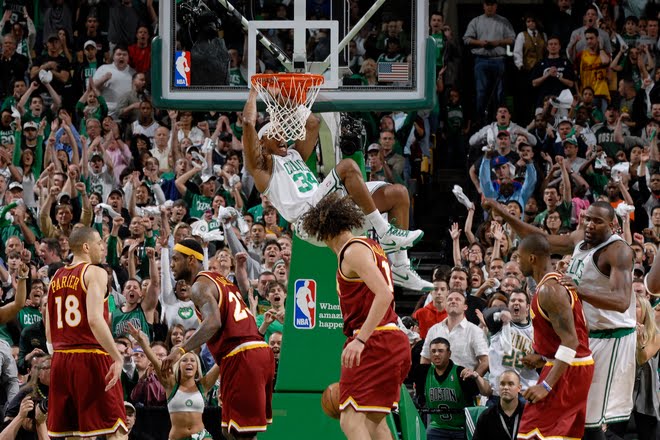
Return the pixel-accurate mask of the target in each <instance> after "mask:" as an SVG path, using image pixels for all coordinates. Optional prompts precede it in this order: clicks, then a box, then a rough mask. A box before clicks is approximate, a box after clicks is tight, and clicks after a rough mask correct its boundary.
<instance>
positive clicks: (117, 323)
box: [110, 304, 151, 341]
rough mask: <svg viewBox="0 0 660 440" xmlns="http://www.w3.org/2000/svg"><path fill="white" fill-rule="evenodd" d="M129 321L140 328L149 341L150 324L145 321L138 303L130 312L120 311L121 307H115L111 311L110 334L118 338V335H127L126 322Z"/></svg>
mask: <svg viewBox="0 0 660 440" xmlns="http://www.w3.org/2000/svg"><path fill="white" fill-rule="evenodd" d="M129 322H131V323H132V324H133V325H134V326H135V327H137V328H139V329H141V330H142V331H143V332H144V333H145V334H146V335H147V337H148V338H149V340H150V341H151V326H150V325H149V323H148V322H147V317H146V316H145V315H144V311H143V310H142V306H140V305H139V304H138V306H137V307H136V308H134V309H133V310H131V311H130V312H126V313H124V312H122V311H121V309H115V311H114V312H112V325H111V327H110V330H112V336H113V337H115V338H118V337H120V336H127V335H128V323H129Z"/></svg>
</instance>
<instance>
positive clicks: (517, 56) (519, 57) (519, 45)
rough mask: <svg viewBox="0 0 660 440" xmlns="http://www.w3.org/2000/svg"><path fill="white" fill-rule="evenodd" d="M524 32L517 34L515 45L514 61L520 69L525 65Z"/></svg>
mask: <svg viewBox="0 0 660 440" xmlns="http://www.w3.org/2000/svg"><path fill="white" fill-rule="evenodd" d="M523 32H524V31H523ZM523 32H520V33H519V34H518V35H517V36H516V42H515V43H514V45H513V62H514V63H515V65H516V67H517V68H519V69H520V68H521V67H522V65H523V44H524V43H525V35H524V33H523Z"/></svg>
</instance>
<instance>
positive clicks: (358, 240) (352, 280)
mask: <svg viewBox="0 0 660 440" xmlns="http://www.w3.org/2000/svg"><path fill="white" fill-rule="evenodd" d="M351 243H360V244H363V245H364V246H366V247H368V248H369V250H370V251H371V256H372V257H373V259H374V261H377V259H376V252H375V250H374V248H373V246H371V245H370V244H369V243H368V242H366V241H364V240H362V239H361V238H360V237H353V238H351V239H350V240H348V241H347V242H346V243H344V246H342V248H341V250H340V251H339V253H338V254H337V255H340V256H341V255H343V252H344V249H346V248H347V247H348V246H349V245H350V244H351ZM337 259H338V260H339V257H338V258H337ZM337 272H338V273H339V276H340V277H341V278H342V279H343V280H344V281H347V282H349V283H364V281H362V279H360V278H349V277H347V276H346V275H344V273H343V272H342V271H341V261H338V268H337Z"/></svg>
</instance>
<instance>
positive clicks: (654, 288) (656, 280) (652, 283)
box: [644, 258, 660, 296]
mask: <svg viewBox="0 0 660 440" xmlns="http://www.w3.org/2000/svg"><path fill="white" fill-rule="evenodd" d="M644 286H645V287H646V291H647V292H648V293H649V294H650V295H653V296H658V295H660V258H656V259H654V260H653V265H652V266H651V270H650V271H649V273H648V274H646V278H644Z"/></svg>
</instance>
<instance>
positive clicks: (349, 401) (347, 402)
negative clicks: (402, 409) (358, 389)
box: [339, 396, 399, 414]
mask: <svg viewBox="0 0 660 440" xmlns="http://www.w3.org/2000/svg"><path fill="white" fill-rule="evenodd" d="M349 405H350V406H352V407H353V409H354V410H355V411H358V412H378V413H385V414H389V413H391V412H392V408H397V407H398V406H399V402H398V401H397V402H392V406H390V407H389V408H388V407H385V406H366V405H358V403H357V402H356V401H355V399H353V397H352V396H349V397H348V399H346V400H345V401H344V402H342V403H341V404H340V405H339V411H343V410H345V409H346V408H347V407H348V406H349Z"/></svg>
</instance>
